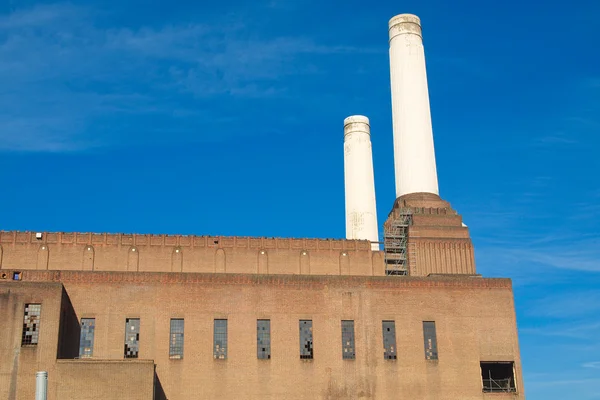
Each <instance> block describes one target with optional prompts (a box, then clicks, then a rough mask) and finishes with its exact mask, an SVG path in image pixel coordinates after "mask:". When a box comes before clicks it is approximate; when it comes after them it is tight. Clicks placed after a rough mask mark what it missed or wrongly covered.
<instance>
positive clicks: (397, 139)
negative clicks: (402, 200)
mask: <svg viewBox="0 0 600 400" xmlns="http://www.w3.org/2000/svg"><path fill="white" fill-rule="evenodd" d="M389 33H390V75H391V86H392V120H393V132H394V167H395V172H396V197H400V196H402V195H405V194H408V193H419V192H426V193H435V194H439V190H438V181H437V171H436V166H435V152H434V148H433V131H432V129H431V113H430V111H429V93H428V89H427V72H426V70H425V52H424V50H423V37H422V34H421V20H420V19H419V17H417V16H416V15H412V14H400V15H397V16H395V17H394V18H392V19H391V20H390V22H389Z"/></svg>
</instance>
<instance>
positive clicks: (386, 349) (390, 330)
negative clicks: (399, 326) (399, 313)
mask: <svg viewBox="0 0 600 400" xmlns="http://www.w3.org/2000/svg"><path fill="white" fill-rule="evenodd" d="M382 326H383V358H384V359H386V360H395V359H396V358H397V357H396V323H395V322H394V321H383V324H382Z"/></svg>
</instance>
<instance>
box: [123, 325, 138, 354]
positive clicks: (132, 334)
mask: <svg viewBox="0 0 600 400" xmlns="http://www.w3.org/2000/svg"><path fill="white" fill-rule="evenodd" d="M139 351H140V319H139V318H127V319H125V350H124V354H123V355H124V356H125V358H138V353H139Z"/></svg>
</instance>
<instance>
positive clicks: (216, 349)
mask: <svg viewBox="0 0 600 400" xmlns="http://www.w3.org/2000/svg"><path fill="white" fill-rule="evenodd" d="M213 338H214V346H213V356H214V358H215V359H216V360H225V359H227V320H226V319H215V328H214V336H213Z"/></svg>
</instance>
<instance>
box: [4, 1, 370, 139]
mask: <svg viewBox="0 0 600 400" xmlns="http://www.w3.org/2000/svg"><path fill="white" fill-rule="evenodd" d="M97 15H99V14H98V13H97V12H95V11H94V10H91V9H86V8H82V7H76V6H71V5H68V4H51V5H38V6H36V7H34V8H31V9H27V10H21V11H17V12H15V13H13V14H10V15H8V16H4V17H0V85H2V87H3V92H2V93H1V94H0V126H2V127H3V128H2V130H0V151H1V150H16V151H79V150H84V149H89V148H96V147H103V146H111V145H118V144H123V143H128V142H129V143H131V142H136V141H139V140H144V141H153V140H155V141H156V140H163V139H164V136H170V138H171V139H173V138H172V137H171V136H172V135H171V134H172V133H173V132H183V133H181V134H179V136H180V140H183V141H185V140H190V139H193V140H202V137H201V135H198V132H197V128H196V127H197V125H198V124H201V125H202V126H203V128H204V129H203V132H208V131H216V130H221V131H222V130H223V126H227V122H225V121H231V120H232V116H231V114H230V112H229V111H228V110H227V109H226V107H221V108H218V107H215V106H213V105H211V104H212V103H211V102H210V101H208V100H212V99H214V98H222V97H228V98H234V99H240V100H243V101H251V100H252V99H261V100H268V99H276V98H284V97H286V98H288V99H289V98H291V97H292V96H291V95H290V91H289V90H288V87H287V82H286V79H285V78H286V77H289V76H294V75H314V74H318V73H321V72H322V68H325V67H322V66H321V65H320V64H319V62H318V61H319V59H321V58H327V57H351V56H352V55H353V54H356V53H368V54H371V53H374V52H377V51H379V50H378V49H371V48H355V47H349V46H345V45H342V44H340V45H331V46H326V45H322V44H318V43H316V42H315V41H314V40H312V39H311V38H307V37H267V38H265V37H260V36H257V35H252V34H251V32H248V30H247V28H246V27H245V26H244V25H243V24H223V23H222V21H211V22H205V23H197V24H188V23H185V24H184V23H181V24H177V23H173V24H166V25H163V26H157V27H156V26H155V27H141V28H137V29H132V28H128V27H110V28H100V27H99V26H98V24H96V21H95V19H94V18H95V16H97ZM315 56H316V57H315ZM312 59H317V61H316V64H315V63H314V62H308V61H309V60H312ZM124 114H125V115H126V116H127V118H126V119H127V121H128V122H127V123H123V120H119V117H120V116H123V115H124ZM203 117H204V118H203ZM145 120H149V121H150V124H151V125H153V126H154V127H153V128H150V129H148V130H147V131H145V132H136V131H135V129H132V126H137V125H136V123H137V122H140V121H145ZM152 121H158V122H157V123H156V124H152ZM158 126H162V127H164V129H163V131H162V132H160V133H156V134H154V130H158V131H160V130H159V129H158ZM186 127H187V128H186ZM230 130H231V131H236V129H230ZM186 131H187V132H188V133H187V134H186V133H185V132H186Z"/></svg>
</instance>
